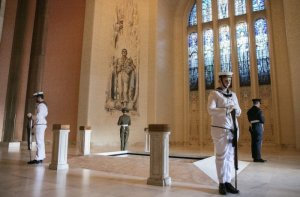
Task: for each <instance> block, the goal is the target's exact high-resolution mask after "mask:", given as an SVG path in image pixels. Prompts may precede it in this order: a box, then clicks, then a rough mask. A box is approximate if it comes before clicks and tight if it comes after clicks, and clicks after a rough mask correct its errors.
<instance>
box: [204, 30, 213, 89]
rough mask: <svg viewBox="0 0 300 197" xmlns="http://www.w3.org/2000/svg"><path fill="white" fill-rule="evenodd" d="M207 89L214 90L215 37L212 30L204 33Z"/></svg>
mask: <svg viewBox="0 0 300 197" xmlns="http://www.w3.org/2000/svg"><path fill="white" fill-rule="evenodd" d="M203 45H204V46H203V50H204V51H203V52H204V72H205V88H206V89H214V35H213V30H212V29H207V30H205V31H204V32H203Z"/></svg>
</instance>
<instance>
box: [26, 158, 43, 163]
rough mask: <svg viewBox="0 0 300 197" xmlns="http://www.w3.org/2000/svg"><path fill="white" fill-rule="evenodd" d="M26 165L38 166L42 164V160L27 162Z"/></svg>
mask: <svg viewBox="0 0 300 197" xmlns="http://www.w3.org/2000/svg"><path fill="white" fill-rule="evenodd" d="M27 163H28V164H39V163H43V160H36V159H35V160H31V161H28V162H27Z"/></svg>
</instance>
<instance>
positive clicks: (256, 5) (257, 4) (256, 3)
mask: <svg viewBox="0 0 300 197" xmlns="http://www.w3.org/2000/svg"><path fill="white" fill-rule="evenodd" d="M252 9H253V12H255V11H260V10H264V9H265V0H252Z"/></svg>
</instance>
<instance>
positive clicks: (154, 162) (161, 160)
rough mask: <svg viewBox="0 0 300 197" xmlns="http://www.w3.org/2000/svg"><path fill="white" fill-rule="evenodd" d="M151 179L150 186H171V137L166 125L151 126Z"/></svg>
mask: <svg viewBox="0 0 300 197" xmlns="http://www.w3.org/2000/svg"><path fill="white" fill-rule="evenodd" d="M148 128H149V133H150V144H151V147H150V177H149V178H148V180H147V184H148V185H157V186H170V185H171V177H169V135H170V129H169V127H168V125H166V124H150V125H149V127H148Z"/></svg>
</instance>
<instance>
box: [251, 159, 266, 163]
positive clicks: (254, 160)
mask: <svg viewBox="0 0 300 197" xmlns="http://www.w3.org/2000/svg"><path fill="white" fill-rule="evenodd" d="M266 161H267V160H264V159H253V162H260V163H264V162H266Z"/></svg>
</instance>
